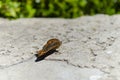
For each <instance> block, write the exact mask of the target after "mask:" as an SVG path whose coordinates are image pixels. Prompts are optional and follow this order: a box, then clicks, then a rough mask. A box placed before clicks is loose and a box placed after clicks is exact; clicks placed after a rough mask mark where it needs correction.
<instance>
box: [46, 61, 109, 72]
mask: <svg viewBox="0 0 120 80" xmlns="http://www.w3.org/2000/svg"><path fill="white" fill-rule="evenodd" d="M44 60H47V61H61V62H65V63H66V64H68V65H70V66H74V67H77V68H90V67H89V66H83V67H82V66H80V65H75V64H73V63H70V62H69V61H68V60H67V59H44ZM91 68H93V69H98V70H100V71H101V72H103V73H105V74H110V72H107V71H104V70H102V69H101V68H98V67H96V66H92V67H91Z"/></svg>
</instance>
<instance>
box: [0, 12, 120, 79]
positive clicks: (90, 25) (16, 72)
mask: <svg viewBox="0 0 120 80" xmlns="http://www.w3.org/2000/svg"><path fill="white" fill-rule="evenodd" d="M51 38H58V39H59V40H61V41H62V45H61V46H60V48H59V49H58V51H59V52H55V53H53V54H52V55H49V56H47V57H46V58H45V59H44V60H41V61H39V62H35V60H36V57H35V54H36V51H38V50H40V49H42V47H43V45H44V44H45V43H46V42H47V41H48V40H49V39H51ZM0 80H120V15H113V16H108V15H103V14H99V15H95V16H83V17H80V18H76V19H61V18H28V19H17V20H11V21H9V20H6V19H2V18H0Z"/></svg>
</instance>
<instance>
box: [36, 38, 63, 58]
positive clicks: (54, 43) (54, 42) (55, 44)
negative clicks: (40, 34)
mask: <svg viewBox="0 0 120 80" xmlns="http://www.w3.org/2000/svg"><path fill="white" fill-rule="evenodd" d="M61 44H62V42H61V41H60V40H59V39H56V38H53V39H50V40H48V41H47V43H46V44H45V45H44V46H43V48H42V50H39V51H37V54H36V57H37V58H40V57H42V56H45V55H46V54H47V53H48V52H49V51H56V49H58V48H59V47H60V45H61Z"/></svg>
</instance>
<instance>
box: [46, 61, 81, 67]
mask: <svg viewBox="0 0 120 80" xmlns="http://www.w3.org/2000/svg"><path fill="white" fill-rule="evenodd" d="M44 60H48V61H61V62H65V63H67V64H68V65H71V66H74V67H78V68H82V66H80V65H75V64H73V63H70V62H69V61H68V60H67V59H44Z"/></svg>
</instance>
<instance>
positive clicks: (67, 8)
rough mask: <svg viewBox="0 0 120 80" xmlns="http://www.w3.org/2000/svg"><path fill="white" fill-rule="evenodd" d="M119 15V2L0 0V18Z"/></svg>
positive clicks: (118, 0)
mask: <svg viewBox="0 0 120 80" xmlns="http://www.w3.org/2000/svg"><path fill="white" fill-rule="evenodd" d="M98 13H99V14H100V13H102V14H109V15H113V14H119V13H120V0H0V17H5V18H9V19H16V18H23V17H24V18H31V17H62V18H76V17H79V16H83V15H94V14H98Z"/></svg>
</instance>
